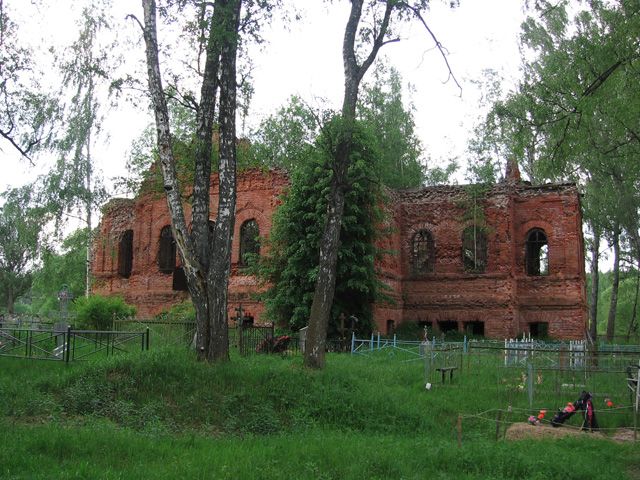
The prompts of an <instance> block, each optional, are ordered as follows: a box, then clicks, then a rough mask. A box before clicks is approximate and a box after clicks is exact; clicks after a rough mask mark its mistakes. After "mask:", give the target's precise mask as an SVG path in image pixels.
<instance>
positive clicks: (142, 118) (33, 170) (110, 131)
mask: <svg viewBox="0 0 640 480" xmlns="http://www.w3.org/2000/svg"><path fill="white" fill-rule="evenodd" d="M4 4H5V8H9V9H10V11H13V12H15V14H16V17H15V18H16V20H17V21H18V22H20V28H21V30H20V31H21V32H22V33H23V34H25V35H29V36H30V38H33V39H35V40H34V42H35V45H34V46H35V47H36V48H38V49H39V50H41V51H46V48H47V47H48V46H49V45H53V46H59V47H60V46H62V45H65V44H68V43H69V42H71V41H72V40H73V39H74V36H75V33H76V32H77V28H75V27H74V23H73V21H74V19H75V18H77V17H78V14H79V10H80V8H79V5H80V4H81V1H80V0H58V1H57V2H51V4H50V5H49V4H48V3H47V2H45V3H44V5H45V6H43V7H40V8H36V7H34V6H33V4H32V3H31V2H25V1H24V0H5V1H4ZM522 4H523V2H522V1H521V0H461V2H460V6H459V7H457V8H453V9H452V8H449V6H448V5H449V2H447V1H437V0H433V1H432V6H431V9H430V11H429V13H428V14H427V15H426V18H425V19H426V21H427V22H428V24H429V27H430V28H431V29H432V31H433V32H434V34H435V35H436V36H437V38H438V40H439V41H440V42H441V43H442V45H443V46H444V48H445V49H446V52H447V57H448V61H449V63H450V65H451V68H452V70H453V73H454V74H455V76H456V78H457V79H458V81H459V82H460V84H461V86H462V90H460V89H459V88H458V87H457V86H456V85H455V83H453V82H452V81H448V82H447V77H448V70H447V68H446V65H445V63H444V61H443V59H442V56H441V54H440V52H439V51H438V50H437V49H436V48H434V42H433V40H432V39H431V38H430V37H429V36H428V34H427V32H426V31H425V29H424V28H423V27H422V26H421V25H419V24H418V23H415V22H414V23H412V24H411V26H410V27H408V28H405V29H404V30H403V31H402V35H401V36H402V41H400V42H398V43H393V44H390V45H387V46H385V47H384V48H383V49H382V50H381V60H380V61H383V62H385V63H386V64H388V65H393V66H395V67H396V68H397V69H398V70H399V72H400V74H401V76H402V78H403V80H404V82H405V83H406V84H411V86H412V89H411V92H412V93H411V95H410V99H411V101H412V102H413V104H414V106H415V109H416V110H415V122H416V130H417V134H418V136H419V138H420V139H421V141H422V143H423V145H424V148H425V158H428V159H429V163H428V164H429V166H431V167H432V166H437V165H439V164H443V163H444V162H445V161H446V160H447V159H449V158H454V157H455V158H458V159H459V160H460V161H461V162H462V163H464V161H465V160H466V154H465V149H466V145H467V141H468V139H469V138H470V136H471V131H472V129H473V126H474V124H475V123H476V122H477V120H478V119H479V117H480V115H481V114H482V108H481V105H480V99H481V96H482V91H481V89H480V88H479V86H478V83H477V82H479V81H481V80H482V76H483V71H484V70H487V69H491V70H495V71H497V72H499V73H500V74H501V75H502V76H503V77H504V79H505V82H504V87H503V88H504V90H508V89H509V88H511V87H512V85H514V84H515V83H516V82H517V79H518V67H519V64H520V57H519V50H518V34H519V29H520V24H521V22H522V20H523V18H524V16H523V10H522V8H523V7H522ZM46 5H49V6H53V7H54V8H46ZM295 5H296V6H297V8H298V9H299V12H300V14H301V20H299V21H289V22H283V21H282V19H280V18H276V19H275V20H274V22H273V23H272V25H270V26H267V27H266V28H265V30H264V38H265V39H266V41H267V42H266V44H265V45H264V46H263V47H262V48H261V49H260V50H254V51H252V52H251V58H252V62H253V65H254V70H253V78H254V88H255V93H254V96H253V99H252V103H251V110H250V114H249V117H248V120H247V125H245V130H244V131H242V130H241V131H240V132H239V134H240V135H243V134H246V133H248V131H249V130H250V129H251V128H253V127H255V126H257V125H258V124H259V123H260V120H262V119H263V118H265V117H266V116H268V115H270V114H273V113H274V112H275V111H276V110H277V109H278V107H279V106H281V105H283V104H284V103H286V101H287V99H288V98H289V97H290V96H291V95H294V94H295V95H299V96H301V97H302V98H304V99H305V100H306V101H307V102H308V103H310V104H312V105H313V104H319V102H320V101H319V100H318V99H319V98H322V99H324V100H325V101H326V102H327V104H328V105H329V106H330V107H333V108H336V109H337V108H339V106H340V103H341V99H342V86H343V71H342V57H341V50H342V35H343V30H344V25H345V23H346V20H347V14H348V6H349V2H347V1H346V0H342V1H334V2H325V1H322V0H306V1H303V0H297V1H295ZM34 8H36V10H34ZM141 10H142V9H141V7H140V3H139V2H136V1H132V0H114V11H115V14H114V15H115V17H116V18H117V19H118V20H119V21H121V22H122V23H121V28H122V32H121V33H122V34H123V35H125V36H128V37H129V38H131V39H134V41H135V40H136V39H137V40H139V34H140V31H139V29H138V27H137V26H136V25H135V24H134V22H132V21H125V20H124V18H125V16H126V15H127V14H129V13H132V14H134V15H136V16H137V17H138V18H142V11H141ZM277 17H278V15H277ZM38 42H39V43H38ZM43 47H44V48H43ZM137 48H138V50H139V51H138V52H136V51H135V47H134V51H132V52H131V53H130V54H129V55H130V58H127V60H126V62H125V65H124V67H125V69H126V67H127V65H129V66H131V67H134V66H135V65H134V64H136V62H139V59H140V58H141V56H140V55H142V44H141V43H139V44H138V47H137ZM43 80H45V81H50V82H53V83H55V82H56V81H57V79H56V78H55V77H51V78H45V79H43ZM365 80H366V78H365ZM408 93H409V89H407V94H408ZM144 103H145V102H144V101H142V102H137V105H132V104H130V103H127V104H124V105H121V106H119V107H118V108H116V109H112V110H111V111H109V113H108V115H107V116H106V117H105V121H104V126H103V136H102V137H101V139H100V140H99V142H98V144H97V145H96V148H95V149H94V154H95V159H96V162H97V167H98V169H99V170H101V171H102V172H103V174H104V176H105V178H107V179H108V178H110V177H113V176H116V175H123V174H124V172H125V169H124V166H125V163H126V160H127V156H128V153H129V150H130V148H131V143H132V141H133V140H134V139H135V138H137V137H138V136H139V135H140V133H141V132H142V130H143V129H144V127H145V126H146V125H148V124H149V123H151V122H152V121H153V118H152V117H151V116H150V112H149V110H148V109H147V108H146V107H145V104H144ZM0 148H2V150H1V151H0V155H1V156H2V157H3V162H2V164H3V166H4V174H3V175H2V177H1V179H0V189H4V188H6V187H7V186H9V185H11V186H17V185H20V184H23V183H25V182H27V181H29V180H30V179H32V178H33V177H34V176H35V175H37V174H40V173H43V172H45V171H46V158H44V159H41V158H37V159H36V166H35V167H32V166H30V165H29V164H28V163H27V162H25V161H24V160H21V159H20V158H19V157H18V156H17V155H15V154H14V152H12V151H11V149H10V148H8V147H7V145H4V144H2V145H0Z"/></svg>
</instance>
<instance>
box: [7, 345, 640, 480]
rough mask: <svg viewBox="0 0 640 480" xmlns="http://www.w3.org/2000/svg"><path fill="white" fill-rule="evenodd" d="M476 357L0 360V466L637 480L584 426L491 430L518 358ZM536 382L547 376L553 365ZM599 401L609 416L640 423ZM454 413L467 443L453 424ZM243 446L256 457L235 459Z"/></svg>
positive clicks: (628, 462) (620, 446) (11, 469)
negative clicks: (428, 378) (547, 434)
mask: <svg viewBox="0 0 640 480" xmlns="http://www.w3.org/2000/svg"><path fill="white" fill-rule="evenodd" d="M482 358H484V359H485V361H484V362H483V363H482V364H481V365H475V360H476V358H472V360H471V367H470V368H468V369H467V365H468V364H467V362H464V365H465V367H464V370H463V371H458V372H456V376H455V377H454V378H455V381H454V384H453V385H442V386H441V385H440V384H438V385H434V388H433V389H432V390H430V391H426V390H425V388H424V383H423V375H424V372H423V370H424V366H423V365H422V364H421V363H420V362H402V361H397V360H394V359H393V357H389V356H387V355H383V356H382V357H375V356H374V357H366V358H365V357H362V356H351V355H329V357H328V361H327V367H326V369H325V370H323V371H321V372H315V371H314V372H309V371H308V370H305V369H303V368H301V365H300V360H299V359H298V358H293V359H292V358H284V359H283V358H280V357H275V358H274V357H266V356H254V357H251V358H246V359H241V358H238V359H237V360H236V361H234V362H233V364H232V365H231V364H227V365H221V364H217V365H208V364H204V363H202V362H196V361H195V359H194V358H193V355H192V354H190V353H189V352H187V351H185V350H184V349H179V350H162V351H150V352H145V353H144V354H141V355H130V356H127V357H112V358H109V359H100V360H94V361H88V362H82V363H78V364H70V365H68V366H66V367H65V366H64V365H61V364H59V363H56V362H24V361H21V360H17V359H12V358H0V395H2V398H3V402H2V404H1V405H0V412H1V413H2V419H0V447H1V448H0V464H1V465H2V469H3V470H2V472H3V477H6V478H34V479H45V478H52V477H53V478H72V477H78V476H82V477H83V478H113V479H116V478H145V477H148V476H150V475H151V476H153V477H154V478H167V479H169V478H187V477H195V478H198V477H212V476H213V477H215V478H228V479H235V478H243V479H244V478H247V479H252V478H256V479H258V478H283V479H284V478H291V472H296V477H297V478H310V479H318V478H345V479H350V478H353V479H361V478H363V472H365V474H364V476H366V477H367V478H425V476H429V477H434V478H474V479H482V478H497V479H514V478H532V479H540V480H542V479H559V480H573V479H575V480H582V479H584V478H590V479H591V478H593V479H611V478H633V477H632V475H631V474H632V473H633V472H634V471H636V469H637V468H638V466H640V455H639V452H638V449H637V446H636V445H635V444H633V443H618V442H612V441H609V440H600V439H598V437H596V436H595V435H591V434H586V433H585V434H583V435H580V436H579V437H575V438H565V439H553V440H544V439H539V440H538V439H536V440H535V441H533V440H522V441H504V440H500V441H495V433H496V421H495V415H493V414H491V415H486V416H485V417H483V418H481V417H480V416H477V415H478V414H479V413H480V412H482V411H484V410H492V409H496V408H502V409H505V410H506V408H507V405H508V404H507V403H506V402H505V401H502V400H503V399H502V398H501V397H500V396H499V395H498V394H497V393H496V389H498V388H500V387H497V385H500V380H501V379H502V377H503V376H505V375H508V374H509V373H512V374H513V375H515V376H517V377H519V376H520V373H521V370H519V369H518V370H512V371H506V370H505V369H500V367H499V366H498V365H499V363H500V362H499V359H500V358H501V354H498V355H497V356H495V357H493V358H492V361H491V362H487V361H486V360H487V359H488V357H487V354H486V353H485V354H482ZM565 373H567V372H565ZM568 373H569V374H572V373H571V372H568ZM16 378H20V379H21V381H20V382H16ZM569 378H571V377H567V380H568V379H569ZM563 379H564V377H562V378H560V381H563ZM543 380H544V382H549V384H548V387H549V388H550V389H553V388H554V387H553V385H554V383H555V382H554V381H553V379H552V378H551V376H550V375H548V374H547V373H545V375H544V379H543ZM616 380H617V378H616ZM503 388H504V387H503ZM620 388H621V389H622V392H623V396H621V397H620V398H621V399H627V398H628V397H627V394H626V392H625V391H624V389H625V388H626V387H625V385H624V383H623V382H622V383H620ZM597 398H599V397H597ZM563 400H564V401H563ZM568 400H574V398H573V394H572V395H571V396H570V397H568ZM568 400H567V399H565V398H563V397H562V396H560V397H558V398H555V397H554V398H553V400H552V401H551V402H550V404H546V403H545V404H544V406H545V407H553V406H555V405H556V403H558V402H560V403H558V404H557V406H558V407H560V406H563V405H564V403H565V402H566V401H568ZM509 404H510V405H512V407H513V412H512V413H505V415H504V416H503V417H502V421H504V422H506V423H507V424H509V423H512V422H525V421H526V417H527V416H528V415H529V414H530V412H529V411H528V409H527V408H526V406H527V405H528V401H527V394H526V391H525V392H517V393H514V394H513V396H512V398H511V402H510V403H509ZM600 405H601V401H598V402H597V405H596V414H597V415H598V420H599V422H600V423H601V426H603V427H605V428H608V427H611V426H617V425H621V424H620V423H617V422H618V419H620V418H621V417H626V420H625V421H627V422H632V420H631V416H630V415H623V414H621V413H620V412H621V411H620V410H615V411H613V412H611V411H607V410H605V409H604V407H601V406H600ZM459 414H462V415H463V416H464V418H463V422H462V445H461V447H458V445H457V440H456V435H455V432H454V430H453V428H454V427H453V426H454V425H455V423H456V420H457V417H458V415H459ZM579 420H580V419H579V418H578V416H574V417H573V419H571V420H570V422H571V425H573V426H575V425H577V424H579ZM562 428H571V427H562ZM452 432H454V433H452ZM238 452H242V455H244V456H245V457H250V458H251V459H252V461H251V462H241V461H238ZM416 452H420V453H419V454H416ZM557 458H562V461H561V462H556V461H551V460H549V459H557ZM70 472H73V474H72V475H70Z"/></svg>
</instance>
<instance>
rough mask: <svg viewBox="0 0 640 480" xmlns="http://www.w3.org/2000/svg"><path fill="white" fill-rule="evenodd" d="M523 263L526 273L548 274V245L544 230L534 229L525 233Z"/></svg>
mask: <svg viewBox="0 0 640 480" xmlns="http://www.w3.org/2000/svg"><path fill="white" fill-rule="evenodd" d="M525 263H526V265H525V266H526V271H527V275H548V274H549V245H548V243H547V236H546V235H545V233H544V231H542V230H540V229H534V230H531V231H530V232H529V234H528V235H527V243H526V248H525Z"/></svg>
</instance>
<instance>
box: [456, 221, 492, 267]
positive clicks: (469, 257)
mask: <svg viewBox="0 0 640 480" xmlns="http://www.w3.org/2000/svg"><path fill="white" fill-rule="evenodd" d="M462 262H463V265H464V270H465V271H466V272H474V273H483V272H484V271H485V270H486V268H487V235H486V234H485V232H484V230H483V229H482V228H480V227H478V226H477V225H471V226H469V227H467V228H465V229H464V231H463V232H462Z"/></svg>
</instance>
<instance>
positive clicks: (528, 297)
mask: <svg viewBox="0 0 640 480" xmlns="http://www.w3.org/2000/svg"><path fill="white" fill-rule="evenodd" d="M287 184H288V179H287V177H286V175H285V174H284V173H282V172H279V171H270V172H264V171H262V170H250V171H247V172H244V173H242V174H240V175H239V177H238V189H237V192H238V194H237V199H238V200H237V210H236V223H235V231H234V242H233V249H232V259H231V261H232V272H231V278H230V279H229V316H230V317H235V313H234V309H235V308H236V307H238V306H239V304H242V307H243V310H244V311H245V313H246V314H247V315H249V316H252V317H254V319H255V320H256V321H258V322H260V321H262V320H263V319H262V315H263V310H264V309H263V306H262V305H261V304H260V303H258V302H256V301H255V300H254V299H253V298H252V295H251V293H252V292H255V291H257V289H258V288H259V287H258V284H257V282H256V280H255V279H254V278H253V277H251V276H248V275H246V274H243V271H242V269H241V268H239V267H238V262H239V256H240V248H239V243H240V242H239V239H240V228H241V226H242V225H243V224H244V222H246V221H249V220H255V221H256V223H257V225H258V228H259V230H260V235H262V236H264V235H267V234H268V232H269V230H270V228H271V219H272V215H273V212H274V209H275V208H276V206H277V204H278V202H279V200H278V197H279V195H280V194H281V193H282V192H283V190H284V189H285V188H286V186H287ZM388 195H389V199H390V201H389V202H388V207H387V208H388V212H389V215H388V218H387V222H388V223H389V225H388V226H389V227H391V228H390V231H391V232H392V233H391V234H390V235H389V236H387V237H386V238H384V239H381V240H380V246H381V247H384V248H385V249H387V250H389V251H390V252H393V253H392V254H389V255H386V256H385V257H384V258H382V259H381V260H380V261H379V262H378V264H377V269H378V272H379V276H380V278H381V279H382V280H383V281H384V282H385V283H386V284H387V285H388V287H389V291H388V292H387V295H389V296H390V297H391V298H392V299H393V302H392V303H385V304H376V305H375V306H374V320H375V323H376V324H377V326H378V329H379V330H380V331H381V332H382V333H387V332H388V331H390V330H391V329H393V328H394V327H397V326H398V325H399V324H401V323H402V322H405V321H415V322H419V323H421V324H424V325H430V326H431V327H432V328H439V329H440V330H448V329H457V330H465V329H470V330H473V331H475V332H476V333H483V334H484V335H486V336H488V337H494V338H504V337H512V336H515V335H517V334H520V333H523V332H533V333H536V332H537V333H539V334H540V333H544V332H546V333H548V335H549V336H550V337H554V338H571V339H578V338H582V337H583V335H584V332H585V328H586V318H587V317H586V315H587V313H586V312H587V309H586V295H585V272H584V248H583V239H582V220H581V211H580V200H579V194H578V191H577V188H576V187H575V185H573V184H548V185H541V186H531V185H529V184H527V183H525V182H521V181H519V179H518V178H517V176H516V175H511V177H510V181H507V182H502V183H499V184H497V185H495V186H494V187H492V189H491V190H490V191H489V192H488V193H487V194H486V195H485V196H483V197H482V198H483V200H481V201H480V203H479V207H480V208H479V209H476V211H481V212H482V217H483V219H482V222H479V221H478V220H477V219H476V221H475V222H474V221H473V220H464V219H465V218H466V217H467V216H468V210H469V207H468V199H469V198H470V197H469V194H468V192H467V190H466V189H465V187H462V186H437V187H427V188H421V189H416V190H405V191H393V192H389V194H388ZM465 202H466V203H465ZM216 210H217V179H216V177H215V175H214V176H212V190H211V211H212V212H215V211H216ZM189 213H190V212H189V211H188V208H187V212H186V214H187V219H188V218H189ZM465 214H467V215H465ZM480 223H482V225H483V231H484V236H485V239H486V262H485V263H483V264H482V266H483V268H482V269H481V270H482V271H481V272H477V273H474V272H472V271H467V270H465V263H464V261H463V231H464V230H465V228H467V227H470V228H471V229H472V230H473V225H474V224H476V225H478V224H480ZM169 224H170V219H169V212H168V208H167V205H166V200H165V199H164V198H163V197H159V196H157V194H155V195H154V194H146V195H143V196H141V197H139V198H137V199H136V200H124V199H114V200H111V201H110V202H109V203H108V204H107V205H106V206H105V208H104V215H103V218H102V222H101V224H100V233H99V235H98V237H97V239H96V241H95V248H94V260H93V274H94V278H95V283H94V289H93V291H94V293H97V294H103V295H104V294H107V295H108V294H116V293H117V294H120V295H122V296H124V298H125V300H126V301H127V302H129V303H131V304H134V305H136V307H137V308H138V315H139V316H140V317H148V316H151V315H154V314H157V313H159V312H161V311H162V310H165V309H166V308H168V307H169V306H170V305H172V304H174V303H177V302H180V301H182V300H184V299H186V298H187V292H184V291H176V290H174V288H173V287H174V285H175V284H174V275H173V274H171V273H161V272H160V270H159V268H158V251H159V243H160V231H161V229H162V228H163V227H164V226H166V225H169ZM127 230H131V231H132V232H133V241H132V258H133V261H132V264H131V272H130V275H129V277H128V278H124V277H123V276H122V275H121V274H119V273H118V270H119V263H118V262H119V258H118V256H119V250H121V248H122V245H121V244H120V239H121V238H122V236H123V233H124V232H125V231H127ZM472 230H469V231H472ZM473 231H475V230H473ZM425 232H427V233H425ZM531 232H541V234H540V235H541V236H540V237H539V238H543V239H544V240H545V241H546V246H544V254H541V256H540V258H543V257H544V258H546V259H547V260H548V261H547V262H544V261H543V260H542V261H541V260H540V259H539V258H538V260H536V261H539V263H540V265H542V264H543V263H544V266H546V267H547V268H546V269H545V272H542V273H545V274H542V275H539V274H537V273H540V272H533V273H535V274H531V273H532V272H529V274H528V273H527V268H528V267H527V266H526V265H527V262H532V261H531V260H530V259H527V258H528V257H527V253H526V252H527V249H528V248H531V249H532V251H533V252H534V253H533V254H531V255H533V256H534V257H535V254H536V252H537V250H536V249H537V248H538V247H539V246H540V245H541V244H540V243H539V242H538V244H536V243H535V242H533V241H532V240H531V239H532V238H534V237H532V236H531V235H532V233H531ZM425 235H426V236H425ZM424 238H429V242H424V241H422V240H423V239H424ZM476 238H479V237H476V236H474V242H476V241H478V240H477V239H476ZM535 238H538V237H535ZM421 239H422V240H421ZM528 239H529V243H531V242H533V243H531V245H533V247H532V246H531V245H529V246H528V245H527V240H528ZM421 242H422V243H421ZM474 245H477V244H475V243H474ZM536 245H537V246H536ZM421 249H422V250H421ZM474 250H475V249H474ZM541 251H542V250H541ZM420 252H422V253H420ZM538 253H539V252H538ZM420 255H422V256H423V257H424V259H426V258H427V257H428V259H429V260H428V263H429V266H428V268H425V269H423V271H420V270H419V269H418V271H416V268H417V267H416V265H418V263H419V260H418V259H419V258H422V257H420ZM474 258H475V257H474ZM536 258H537V257H536ZM425 261H426V260H425ZM417 262H418V263H417ZM178 264H179V262H178ZM536 265H537V264H536ZM540 265H538V268H539V269H540V270H542V267H541V266H540ZM423 266H424V265H423ZM532 268H534V270H535V268H536V267H532ZM121 273H122V272H121Z"/></svg>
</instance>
